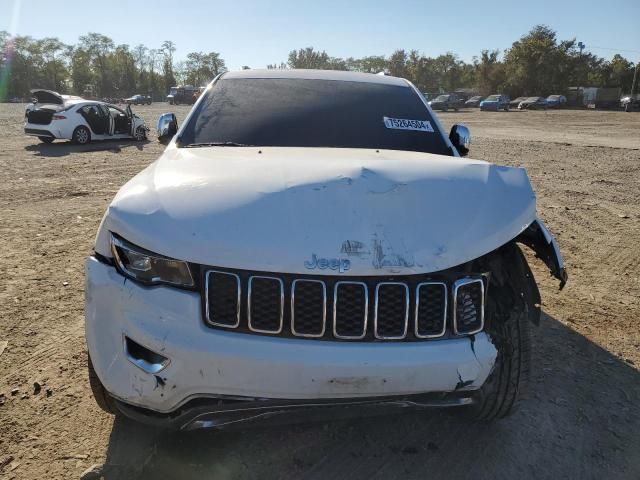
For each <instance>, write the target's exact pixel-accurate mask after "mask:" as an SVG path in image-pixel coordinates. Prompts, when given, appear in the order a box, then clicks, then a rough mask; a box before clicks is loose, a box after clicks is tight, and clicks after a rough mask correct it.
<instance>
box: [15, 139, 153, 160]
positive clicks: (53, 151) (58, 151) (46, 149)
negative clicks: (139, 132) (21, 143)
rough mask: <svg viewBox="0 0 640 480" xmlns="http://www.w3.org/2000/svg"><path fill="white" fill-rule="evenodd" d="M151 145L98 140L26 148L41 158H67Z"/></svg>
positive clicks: (42, 144)
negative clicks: (80, 154)
mask: <svg viewBox="0 0 640 480" xmlns="http://www.w3.org/2000/svg"><path fill="white" fill-rule="evenodd" d="M147 144H149V140H145V141H143V142H138V141H137V140H133V139H131V140H121V139H118V140H97V141H93V142H91V143H90V144H88V145H76V144H74V143H72V142H54V143H35V144H32V145H27V146H26V147H24V149H25V150H27V151H28V152H33V153H34V154H35V155H38V156H41V157H66V156H67V155H71V154H74V153H83V152H105V151H106V152H113V153H119V152H120V151H121V150H122V149H123V148H132V147H135V148H137V149H138V150H143V149H144V146H145V145H147Z"/></svg>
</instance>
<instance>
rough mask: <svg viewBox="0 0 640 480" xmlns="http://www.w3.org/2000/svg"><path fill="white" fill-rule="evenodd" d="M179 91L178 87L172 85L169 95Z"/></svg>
mask: <svg viewBox="0 0 640 480" xmlns="http://www.w3.org/2000/svg"><path fill="white" fill-rule="evenodd" d="M177 93H178V89H177V88H176V87H171V89H170V90H169V95H176V94H177Z"/></svg>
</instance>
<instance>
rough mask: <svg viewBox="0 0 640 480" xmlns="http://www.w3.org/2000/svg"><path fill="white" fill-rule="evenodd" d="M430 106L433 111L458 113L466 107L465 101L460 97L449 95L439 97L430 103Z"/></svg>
mask: <svg viewBox="0 0 640 480" xmlns="http://www.w3.org/2000/svg"><path fill="white" fill-rule="evenodd" d="M429 106H430V107H431V109H432V110H442V111H443V112H446V111H447V110H449V109H453V110H455V111H456V112H457V111H458V110H459V109H460V108H461V107H463V106H464V101H463V100H462V98H460V97H459V96H458V95H456V94H454V93H449V94H446V95H438V96H437V97H436V98H434V99H433V100H431V101H430V102H429Z"/></svg>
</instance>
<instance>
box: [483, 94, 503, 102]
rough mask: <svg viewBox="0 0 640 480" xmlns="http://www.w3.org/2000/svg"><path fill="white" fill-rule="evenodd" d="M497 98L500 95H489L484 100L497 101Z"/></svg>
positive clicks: (498, 98)
mask: <svg viewBox="0 0 640 480" xmlns="http://www.w3.org/2000/svg"><path fill="white" fill-rule="evenodd" d="M498 100H500V95H489V96H488V97H487V98H486V100H485V102H487V101H488V102H497V101H498Z"/></svg>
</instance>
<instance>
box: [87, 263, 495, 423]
mask: <svg viewBox="0 0 640 480" xmlns="http://www.w3.org/2000/svg"><path fill="white" fill-rule="evenodd" d="M85 313H86V339H87V345H88V348H89V353H90V355H91V359H92V362H93V365H94V368H95V370H96V373H97V375H98V377H99V378H100V380H101V381H102V383H103V385H104V386H105V388H106V389H107V391H109V392H110V393H111V395H112V396H113V397H114V398H116V399H118V400H120V401H121V402H124V404H126V405H128V406H134V407H142V408H144V409H147V410H150V411H153V412H158V413H162V414H170V413H172V412H173V413H176V412H177V411H178V410H179V409H180V407H181V406H185V405H187V403H188V402H193V401H200V400H205V399H209V400H210V399H220V398H226V399H228V398H229V397H231V398H241V399H246V398H247V397H249V398H251V399H265V398H266V399H271V400H283V401H287V402H288V401H292V400H295V401H297V400H302V401H319V400H321V401H328V402H330V403H331V402H335V401H339V399H370V398H376V397H377V398H386V397H401V396H411V395H417V394H427V393H443V392H444V393H448V392H454V393H460V392H467V393H468V392H470V391H473V390H476V389H478V388H480V387H481V386H482V384H483V383H484V381H485V380H486V378H487V377H488V375H489V373H490V372H491V369H492V367H493V364H494V362H495V359H496V349H495V347H494V346H493V344H492V343H491V341H490V339H489V337H488V336H487V335H486V334H485V333H479V334H477V335H475V336H473V337H463V338H455V339H446V340H433V341H421V342H337V341H336V342H334V341H317V340H309V339H290V338H275V337H268V336H258V335H251V334H243V333H238V332H225V331H219V330H213V329H211V328H209V327H207V326H206V325H205V324H204V322H203V320H202V314H201V302H200V295H199V293H197V292H193V291H187V290H179V289H175V288H169V287H144V286H141V285H139V284H137V283H135V282H132V281H131V280H127V279H126V278H125V277H123V276H122V275H120V274H119V273H118V272H117V271H116V270H115V268H114V267H112V266H110V265H107V264H105V263H102V262H99V261H98V260H97V259H95V258H93V257H90V258H88V259H87V262H86V312H85ZM125 337H126V338H130V339H131V340H133V341H135V342H137V343H138V344H140V345H143V346H144V347H146V348H148V349H150V350H152V351H154V352H156V353H158V354H160V355H162V356H165V357H166V358H167V359H169V363H168V365H166V367H165V368H163V369H162V370H161V371H157V372H155V373H147V372H146V371H144V370H143V369H142V368H140V367H139V366H137V365H135V364H134V362H133V361H132V360H131V358H130V356H129V354H128V353H127V352H126V351H125V348H124V344H125V342H123V338H125ZM467 396H468V395H467Z"/></svg>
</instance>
